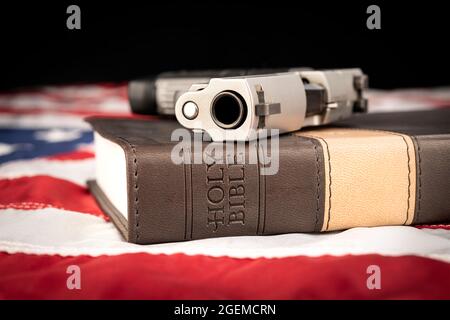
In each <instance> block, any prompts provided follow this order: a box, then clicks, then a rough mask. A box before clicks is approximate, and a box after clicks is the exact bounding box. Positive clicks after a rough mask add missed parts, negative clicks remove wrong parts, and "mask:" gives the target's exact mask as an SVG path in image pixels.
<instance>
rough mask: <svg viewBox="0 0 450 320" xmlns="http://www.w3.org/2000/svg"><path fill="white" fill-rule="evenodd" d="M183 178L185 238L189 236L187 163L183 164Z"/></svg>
mask: <svg viewBox="0 0 450 320" xmlns="http://www.w3.org/2000/svg"><path fill="white" fill-rule="evenodd" d="M183 178H184V240H186V236H187V184H186V164H185V163H184V164H183Z"/></svg>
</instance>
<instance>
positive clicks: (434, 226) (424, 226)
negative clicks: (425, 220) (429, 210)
mask: <svg viewBox="0 0 450 320" xmlns="http://www.w3.org/2000/svg"><path fill="white" fill-rule="evenodd" d="M416 228H418V229H444V230H450V224H422V225H418V226H416Z"/></svg>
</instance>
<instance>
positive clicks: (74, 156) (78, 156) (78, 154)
mask: <svg viewBox="0 0 450 320" xmlns="http://www.w3.org/2000/svg"><path fill="white" fill-rule="evenodd" d="M94 157H95V154H94V153H93V152H91V151H82V150H80V151H72V152H65V153H58V154H54V155H51V156H48V157H46V158H45V159H47V160H58V161H64V160H85V159H91V158H94Z"/></svg>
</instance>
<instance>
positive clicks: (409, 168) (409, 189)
mask: <svg viewBox="0 0 450 320" xmlns="http://www.w3.org/2000/svg"><path fill="white" fill-rule="evenodd" d="M342 129H344V128H342ZM345 129H347V130H358V131H375V132H382V133H388V134H391V135H393V136H399V137H401V138H402V140H403V142H404V143H405V145H406V154H407V156H408V163H407V165H408V200H407V201H408V203H407V207H406V219H405V222H403V225H406V223H407V222H408V219H409V209H410V205H409V203H410V201H411V157H410V156H409V145H408V142H407V141H406V139H405V137H404V135H402V134H399V133H396V132H391V131H386V130H380V129H365V128H364V129H362V128H345ZM419 164H420V154H419ZM419 177H420V176H419ZM419 180H420V178H419ZM419 197H420V194H419Z"/></svg>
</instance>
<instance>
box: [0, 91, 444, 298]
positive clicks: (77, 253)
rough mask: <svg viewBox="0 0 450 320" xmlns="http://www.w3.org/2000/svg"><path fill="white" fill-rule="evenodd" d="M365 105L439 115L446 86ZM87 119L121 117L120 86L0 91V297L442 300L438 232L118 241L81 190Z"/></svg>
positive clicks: (434, 228) (87, 175) (380, 95)
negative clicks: (375, 283)
mask: <svg viewBox="0 0 450 320" xmlns="http://www.w3.org/2000/svg"><path fill="white" fill-rule="evenodd" d="M369 99H370V101H371V103H372V104H371V111H373V112H377V111H392V110H397V109H399V108H400V109H403V110H411V109H424V108H440V107H445V106H450V89H449V88H440V89H435V90H403V91H402V90H400V91H392V92H384V91H372V92H370V93H369ZM94 114H95V115H106V116H124V117H130V116H132V115H130V112H129V106H128V102H127V98H126V86H125V85H120V84H119V85H116V84H114V85H112V84H101V85H73V86H59V87H44V88H38V89H32V90H27V91H25V90H23V91H14V92H4V93H2V94H0V298H2V299H314V298H322V299H334V298H337V299H346V298H356V299H372V298H374V299H384V298H387V299H404V298H446V299H449V298H450V226H449V225H430V226H419V227H406V226H395V227H377V228H354V229H350V230H346V231H341V232H333V233H326V234H286V235H278V236H266V237H231V238H216V239H206V240H196V241H189V242H181V243H166V244H157V245H147V246H143V245H135V244H130V243H127V242H125V241H124V240H123V239H122V238H121V237H120V234H119V232H118V231H117V230H116V229H115V227H114V226H113V224H112V223H111V222H110V221H109V219H108V217H107V216H106V215H105V214H104V213H103V212H102V210H101V209H100V208H99V206H98V205H97V204H96V202H95V200H94V198H93V197H92V195H91V194H90V193H89V191H88V189H87V187H86V181H87V180H88V179H92V178H94V175H95V172H94V161H95V155H94V150H93V146H92V139H93V135H92V131H91V129H90V128H89V126H88V125H87V124H86V123H85V122H84V121H83V118H84V117H85V116H88V115H94ZM149 121H157V120H155V119H149ZM74 266H75V268H76V270H77V274H76V275H77V277H78V278H77V279H76V281H75V282H74V283H76V284H77V285H76V286H71V285H70V283H69V282H70V281H72V280H73V278H71V277H72V276H73V275H75V273H73V272H72V270H73V267H74ZM373 266H375V267H377V268H378V269H377V270H378V271H379V274H378V276H380V277H379V278H378V280H379V283H378V286H377V287H373V286H371V285H370V283H369V282H370V281H372V279H371V276H372V275H373V273H372V270H373Z"/></svg>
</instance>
